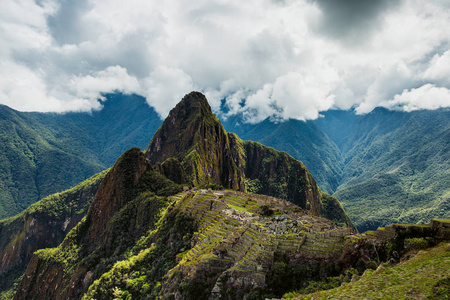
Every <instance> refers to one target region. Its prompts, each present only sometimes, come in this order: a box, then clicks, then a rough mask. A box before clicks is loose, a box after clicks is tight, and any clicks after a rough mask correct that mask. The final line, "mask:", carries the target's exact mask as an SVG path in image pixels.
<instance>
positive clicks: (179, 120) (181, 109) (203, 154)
mask: <svg viewBox="0 0 450 300" xmlns="http://www.w3.org/2000/svg"><path fill="white" fill-rule="evenodd" d="M146 156H147V158H148V159H149V160H150V162H151V163H152V164H157V163H163V162H164V161H166V160H167V159H169V158H171V159H172V161H171V165H174V161H173V159H176V160H178V161H179V163H180V164H181V165H182V167H183V168H184V170H185V171H186V173H187V175H188V176H187V177H188V178H189V179H188V182H187V183H189V184H193V185H205V184H218V185H223V186H225V187H227V188H233V189H240V190H243V189H244V184H243V178H242V174H241V171H240V170H239V169H238V168H237V166H236V164H235V162H234V161H233V159H232V155H231V148H230V142H229V139H228V135H227V133H226V131H225V129H224V128H223V126H222V123H220V121H219V119H218V118H217V117H216V116H215V115H214V114H213V113H212V111H211V107H210V106H209V104H208V100H206V97H205V96H204V95H203V94H201V93H199V92H191V93H189V94H187V95H186V96H184V97H183V99H182V100H181V101H180V102H179V103H178V104H177V105H176V106H175V108H174V109H172V110H171V111H170V113H169V115H168V116H167V118H166V119H165V120H164V122H163V124H162V125H161V127H160V128H159V129H158V131H157V132H156V133H155V135H154V136H153V138H152V140H151V141H150V144H149V146H148V149H147V153H146Z"/></svg>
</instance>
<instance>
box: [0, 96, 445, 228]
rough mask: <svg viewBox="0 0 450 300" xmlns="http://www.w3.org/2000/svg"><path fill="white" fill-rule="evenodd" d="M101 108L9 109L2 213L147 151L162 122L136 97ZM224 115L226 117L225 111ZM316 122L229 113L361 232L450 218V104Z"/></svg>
mask: <svg viewBox="0 0 450 300" xmlns="http://www.w3.org/2000/svg"><path fill="white" fill-rule="evenodd" d="M107 99H108V100H107V101H105V102H104V103H103V105H104V107H103V109H102V110H100V111H94V112H93V113H91V114H88V113H67V114H54V113H23V112H17V111H14V110H12V109H10V108H8V107H6V106H0V130H1V131H0V143H1V148H0V157H1V158H2V159H1V160H0V187H1V189H0V217H3V218H4V217H8V216H12V215H14V214H16V213H18V212H20V211H22V210H23V209H24V208H26V207H28V206H29V205H30V204H31V203H34V202H36V201H37V200H39V199H40V198H42V197H44V196H46V195H49V194H52V193H54V192H58V191H62V190H64V189H67V188H69V187H71V186H74V185H75V184H77V183H78V182H80V181H82V180H84V179H86V178H88V177H90V176H91V175H93V174H95V173H97V172H99V171H100V170H103V169H106V168H108V167H110V166H112V164H113V163H114V161H115V159H116V157H118V156H119V155H120V154H121V153H123V152H124V151H125V150H126V149H128V148H130V147H132V146H137V147H140V148H141V149H145V148H146V147H147V146H148V141H149V140H150V138H151V137H152V136H153V134H154V133H155V132H156V130H157V129H158V127H159V126H160V125H161V124H162V120H160V118H159V117H158V115H157V113H156V112H155V111H154V110H153V109H152V108H151V107H149V106H148V105H147V104H146V103H145V99H144V98H142V97H139V96H135V95H132V96H130V95H122V94H112V95H107ZM219 115H220V114H219ZM323 115H324V116H323V117H321V118H319V119H318V120H314V121H307V122H303V121H298V120H288V121H285V122H280V123H274V122H271V121H270V120H269V119H267V120H264V121H263V122H260V123H257V124H249V123H245V122H243V120H242V117H241V116H239V115H236V116H231V117H228V118H226V119H224V118H222V123H223V125H224V127H225V129H226V130H227V131H228V132H235V133H236V134H238V136H240V137H241V138H242V139H243V140H252V141H257V142H260V143H262V144H264V145H267V146H270V147H273V148H275V149H277V150H281V151H286V152H287V153H288V154H290V155H292V156H293V157H294V158H296V159H298V160H300V161H302V162H303V163H304V164H305V165H306V167H307V168H308V170H309V171H310V172H311V174H312V175H313V176H314V178H315V179H316V181H317V183H318V185H319V186H320V187H321V189H322V190H324V191H326V192H328V193H330V194H333V195H334V196H336V197H337V198H338V199H339V200H340V201H341V202H342V203H343V205H344V207H345V208H346V211H347V212H348V214H349V215H350V218H351V219H352V220H353V222H354V223H355V224H356V225H357V227H358V229H359V230H360V231H365V230H367V229H376V228H377V227H378V226H382V225H384V224H389V223H395V222H407V223H416V222H423V223H426V222H428V220H429V219H430V218H431V217H449V216H450V162H449V160H450V159H449V157H450V146H449V141H450V111H449V110H436V111H417V112H411V113H405V112H394V111H389V110H387V109H383V108H377V109H375V110H374V111H372V112H371V113H369V114H366V115H356V114H355V113H354V112H353V111H328V112H325V113H323Z"/></svg>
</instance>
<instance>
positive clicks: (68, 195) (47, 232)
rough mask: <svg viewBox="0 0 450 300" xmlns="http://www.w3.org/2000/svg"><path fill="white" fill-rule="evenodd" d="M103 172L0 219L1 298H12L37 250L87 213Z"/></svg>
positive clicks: (52, 244)
mask: <svg viewBox="0 0 450 300" xmlns="http://www.w3.org/2000/svg"><path fill="white" fill-rule="evenodd" d="M105 174H106V171H105V172H101V173H99V174H97V175H95V176H93V177H91V178H89V179H87V180H85V181H83V182H82V183H80V184H78V185H77V186H75V187H73V188H71V189H69V190H67V191H65V192H62V193H58V194H54V195H51V196H48V197H46V198H44V199H42V200H40V201H39V202H37V203H35V204H33V205H31V206H30V207H29V208H27V209H26V210H25V211H23V212H22V213H20V214H18V215H16V216H15V217H11V218H8V219H5V220H2V221H0V262H1V263H0V299H3V298H4V297H5V298H12V296H11V295H12V293H13V291H14V281H16V280H17V279H18V278H19V277H21V276H22V275H23V272H24V271H25V268H26V266H27V264H28V262H29V261H30V259H31V257H32V255H33V253H34V252H35V251H36V250H38V249H42V248H49V247H56V246H57V245H59V244H60V243H61V242H62V241H63V239H64V237H65V236H66V234H67V233H68V232H69V231H70V230H71V229H72V228H73V227H74V226H75V225H76V224H77V223H78V222H79V221H80V220H81V219H82V218H83V217H84V216H85V215H86V213H87V211H88V208H89V206H90V204H91V203H92V200H93V199H94V196H95V193H96V192H97V189H98V187H99V185H100V181H101V180H102V179H103V177H104V176H105ZM6 295H10V297H6Z"/></svg>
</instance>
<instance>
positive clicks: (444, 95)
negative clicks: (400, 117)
mask: <svg viewBox="0 0 450 300" xmlns="http://www.w3.org/2000/svg"><path fill="white" fill-rule="evenodd" d="M381 106H384V107H386V108H389V109H395V110H403V111H407V112H410V111H414V110H421V109H438V108H444V107H450V89H448V88H445V87H436V86H434V85H433V84H429V83H428V84H425V85H423V86H421V87H419V88H416V89H411V90H404V91H403V93H401V94H400V95H395V97H394V99H392V100H389V101H385V102H382V103H381Z"/></svg>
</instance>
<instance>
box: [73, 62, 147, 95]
mask: <svg viewBox="0 0 450 300" xmlns="http://www.w3.org/2000/svg"><path fill="white" fill-rule="evenodd" d="M69 88H70V89H71V90H72V91H73V94H74V95H76V96H78V97H81V98H83V99H88V100H92V101H95V100H96V99H98V98H102V96H101V94H102V93H112V92H115V91H118V92H122V93H128V94H131V93H133V92H139V89H140V85H139V83H138V81H137V79H136V78H135V77H133V76H130V75H128V73H127V70H126V69H124V68H122V67H120V66H113V67H108V68H106V69H105V70H102V71H99V72H95V73H94V74H92V75H86V76H75V77H73V78H72V80H71V81H70V83H69Z"/></svg>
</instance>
